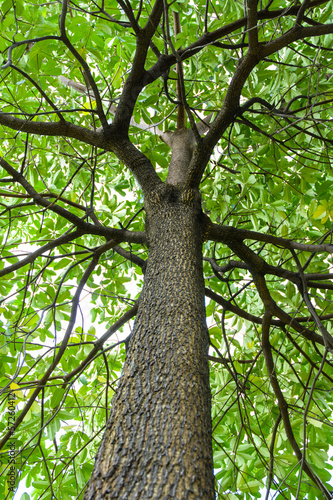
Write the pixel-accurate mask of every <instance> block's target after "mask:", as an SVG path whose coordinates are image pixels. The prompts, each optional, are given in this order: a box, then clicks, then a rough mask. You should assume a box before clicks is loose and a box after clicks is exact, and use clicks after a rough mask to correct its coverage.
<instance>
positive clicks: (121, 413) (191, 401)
mask: <svg viewBox="0 0 333 500" xmlns="http://www.w3.org/2000/svg"><path fill="white" fill-rule="evenodd" d="M146 213H147V222H148V224H147V235H148V240H149V259H148V265H147V270H146V275H145V283H144V288H143V292H142V295H141V298H140V303H139V310H138V314H137V318H136V321H135V328H134V331H133V333H132V336H131V339H130V344H129V349H128V353H127V358H126V363H125V366H124V371H123V375H122V377H121V380H120V383H119V388H118V391H117V393H116V395H115V397H114V399H113V403H112V410H111V415H110V419H109V422H108V424H107V429H106V432H105V435H104V438H103V441H102V444H101V447H100V449H99V452H98V456H97V459H96V464H95V469H94V473H93V475H92V478H91V480H90V483H89V485H88V488H87V491H86V495H85V500H92V499H94V500H101V499H102V498H103V499H111V498H117V499H119V500H125V499H126V500H131V499H146V498H153V499H159V500H161V499H177V500H182V499H196V500H198V499H205V500H209V499H213V498H214V480H213V462H212V444H211V417H210V389H209V372H208V332H207V327H206V321H205V305H204V281H203V273H202V255H201V251H202V225H203V224H202V218H201V210H200V201H199V194H198V193H197V192H195V191H194V190H191V191H181V189H179V188H176V187H174V186H171V185H168V184H164V185H162V186H159V187H158V188H157V189H155V191H154V192H153V193H152V194H151V195H150V196H148V197H147V198H146Z"/></svg>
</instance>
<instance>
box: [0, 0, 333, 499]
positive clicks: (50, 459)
mask: <svg viewBox="0 0 333 500" xmlns="http://www.w3.org/2000/svg"><path fill="white" fill-rule="evenodd" d="M67 4H68V5H67ZM177 13H178V14H179V16H180V20H181V24H182V30H181V32H180V33H178V34H175V33H174V29H173V24H172V19H173V17H175V15H177ZM0 14H1V36H0V51H1V52H2V55H3V62H2V71H1V77H0V82H1V93H0V103H1V105H0V108H1V113H0V125H1V132H0V136H1V146H0V153H1V157H2V160H1V163H0V166H1V178H0V216H1V233H0V238H1V260H0V277H1V280H0V294H1V297H2V299H1V304H0V328H1V337H0V388H1V394H2V396H1V397H2V399H1V406H0V411H1V421H0V429H1V438H2V440H1V445H2V446H3V447H2V450H1V455H0V459H1V463H0V496H1V498H12V492H11V491H10V488H9V482H8V476H7V473H8V468H9V465H10V464H9V461H8V456H9V455H8V450H9V447H8V446H9V445H8V443H10V440H11V439H12V437H13V436H14V437H15V453H16V455H15V464H16V474H17V481H16V485H17V484H18V483H19V480H20V481H21V484H22V483H24V481H25V484H26V487H27V491H29V495H31V498H34V499H43V500H48V499H51V498H57V499H59V500H60V499H61V500H62V499H69V498H71V499H72V498H73V499H74V498H82V496H83V491H84V488H85V485H86V483H87V481H88V479H89V477H90V475H91V472H92V463H93V458H94V456H95V453H96V451H97V448H98V444H99V441H100V438H101V435H102V432H103V429H104V425H105V421H106V418H107V416H108V411H109V407H110V400H111V398H112V395H113V393H114V390H115V388H116V386H117V379H118V378H119V376H120V373H121V367H122V364H123V361H124V358H125V348H124V345H123V344H122V343H121V342H118V337H117V333H116V332H117V331H118V330H119V329H120V331H121V335H122V336H121V339H124V338H125V337H126V336H127V335H128V334H129V333H130V328H129V327H128V325H127V326H125V325H126V323H127V322H128V321H131V320H132V318H134V316H135V313H136V301H137V298H138V296H139V293H140V290H141V287H142V281H143V273H144V268H145V262H144V261H145V260H146V258H147V256H148V248H147V242H146V238H145V233H144V211H143V206H144V198H143V194H145V193H146V192H148V189H149V186H150V185H153V184H154V183H157V182H158V180H156V178H155V177H154V176H153V175H150V177H149V178H148V174H147V178H148V180H147V178H146V177H145V175H146V174H145V173H144V172H146V171H147V172H148V173H149V172H150V170H149V169H150V168H151V169H152V170H155V171H156V173H157V175H158V176H159V178H160V179H161V180H162V181H165V179H166V175H167V168H168V165H169V161H170V151H169V147H168V146H167V145H166V144H165V143H164V142H162V141H161V140H160V139H159V135H160V133H162V132H165V131H166V130H171V131H173V130H175V128H176V122H177V106H178V104H177V103H179V98H180V97H181V99H182V105H183V106H184V107H185V108H186V111H187V112H188V116H189V120H188V121H189V122H191V124H192V126H193V123H194V122H196V121H198V120H200V118H202V117H203V116H207V115H208V114H209V113H214V117H215V116H216V119H215V120H214V121H212V124H211V127H210V130H209V132H208V134H207V136H206V138H205V139H202V141H204V147H202V148H201V149H200V142H199V144H198V146H197V150H196V152H195V153H194V157H193V161H192V163H191V165H192V167H193V168H192V170H190V177H189V181H188V182H189V185H197V186H199V183H200V191H201V194H202V202H203V211H204V213H205V214H206V215H207V216H208V217H209V219H210V221H211V226H210V228H209V230H208V233H207V241H205V243H204V275H205V280H206V286H207V301H206V304H207V323H208V327H209V333H210V339H211V352H210V360H211V375H210V377H211V388H212V395H213V406H212V417H213V430H214V433H213V448H214V465H215V470H216V491H217V497H218V498H228V499H233V500H234V499H237V498H239V499H252V498H264V497H265V496H266V498H267V499H268V498H273V496H272V497H270V496H269V494H270V493H269V491H271V492H274V494H275V496H274V498H286V499H293V498H298V499H308V500H315V499H317V498H322V497H321V496H320V495H323V491H326V494H325V495H326V496H325V495H324V496H323V498H329V496H327V495H328V493H327V491H328V490H330V489H333V487H332V486H330V484H329V483H330V482H331V472H330V470H331V468H332V467H331V465H330V457H331V453H332V451H331V450H332V448H331V446H332V445H333V434H332V432H331V427H332V409H333V397H332V381H333V364H332V362H333V360H332V346H333V344H332V343H331V340H330V339H332V337H331V333H332V328H333V327H332V318H333V302H332V301H333V295H332V294H333V285H332V282H331V280H332V276H333V274H332V271H331V269H332V265H333V263H332V252H333V246H332V220H333V198H332V196H331V186H332V182H333V173H332V167H331V164H332V144H333V135H332V131H331V130H332V129H331V121H332V114H333V113H332V103H333V56H332V54H333V39H332V32H333V19H332V18H333V14H332V7H331V5H330V2H328V1H319V0H313V1H311V2H309V1H304V2H303V3H299V2H290V1H287V0H273V1H272V0H270V1H268V2H266V1H265V2H264V1H260V2H259V3H257V2H253V1H252V0H249V1H248V2H247V3H246V4H245V5H243V2H235V1H231V0H227V1H222V0H216V1H215V0H214V1H209V2H206V1H203V0H198V1H196V2H195V3H194V2H190V1H187V0H178V1H177V3H173V2H170V3H168V2H166V1H165V2H160V1H159V0H156V2H155V4H152V5H151V4H149V3H144V2H142V1H139V0H132V1H131V2H129V1H125V2H123V1H122V0H119V1H115V0H105V1H104V0H103V1H101V2H99V1H98V2H91V1H82V2H75V1H70V2H67V1H64V2H63V4H61V3H59V2H58V1H57V2H50V3H47V4H46V3H45V2H42V1H38V0H36V1H35V0H34V1H31V2H23V1H21V0H16V1H12V0H5V1H4V2H3V3H2V4H1V12H0ZM142 47H143V48H142ZM140 50H141V52H140ZM176 63H178V66H180V63H182V64H181V72H179V71H178V72H177V71H176ZM59 77H64V78H63V79H61V78H59ZM64 79H68V80H70V82H72V84H67V85H66V83H65V80H64ZM179 81H182V83H183V88H182V92H181V94H180V95H179V91H178V90H177V87H176V84H177V82H179ZM73 82H75V83H76V84H77V86H76V88H75V85H73ZM131 118H132V119H133V120H134V121H131V122H130V120H131ZM112 122H113V124H111V125H110V126H108V123H112ZM101 127H102V128H103V130H104V132H103V130H102V131H101ZM112 127H113V128H112ZM122 127H123V128H124V130H123V129H122ZM126 127H127V128H126ZM194 127H195V126H194ZM125 129H126V130H125ZM128 131H129V136H130V140H131V144H132V145H133V151H132V150H131V151H130V150H129V149H126V148H129V146H128V142H126V141H127V132H128ZM108 134H109V135H108ZM112 134H114V136H112ZM117 134H118V135H117ZM119 137H120V138H121V140H122V141H123V142H121V143H120V142H117V141H118V138H119ZM134 146H135V148H134ZM134 149H135V151H134ZM139 152H141V153H139ZM130 155H132V156H130ZM143 155H144V158H145V161H146V162H147V163H146V164H145V165H146V167H145V168H146V170H144V169H143V168H142V171H141V170H140V168H141V167H140V166H139V167H138V166H137V165H139V160H140V159H142V157H143ZM140 161H141V160H140ZM127 167H128V168H127ZM200 169H201V170H200ZM135 178H136V179H137V180H138V181H139V184H138V183H137V182H136V180H135ZM229 227H231V228H233V229H234V232H232V233H230V234H229V233H228V234H227V232H228V231H229ZM112 335H113V336H112ZM101 339H102V340H101ZM9 394H15V396H16V406H15V408H16V410H15V422H16V424H15V425H17V428H16V429H15V432H14V435H13V434H11V433H10V432H9V427H10V426H9V425H8V408H9V406H8V405H9V399H8V397H9ZM297 450H298V451H299V454H298V455H297V453H298V452H297ZM309 477H310V479H309ZM318 488H319V489H318ZM320 490H321V492H320ZM266 491H267V494H266ZM272 495H273V493H272ZM27 498H30V497H28V496H27V494H24V495H23V496H22V499H27Z"/></svg>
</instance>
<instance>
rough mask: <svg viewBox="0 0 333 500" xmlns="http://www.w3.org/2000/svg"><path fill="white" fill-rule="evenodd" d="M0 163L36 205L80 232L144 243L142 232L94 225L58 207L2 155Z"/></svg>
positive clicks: (116, 239)
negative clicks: (52, 213)
mask: <svg viewBox="0 0 333 500" xmlns="http://www.w3.org/2000/svg"><path fill="white" fill-rule="evenodd" d="M0 165H1V166H2V167H3V168H4V169H5V170H6V172H8V173H9V174H10V175H11V176H12V177H13V179H14V180H15V181H16V182H18V183H19V184H21V186H22V187H23V188H24V189H25V190H26V191H27V193H28V194H29V195H30V196H31V197H32V198H33V199H34V201H35V203H37V204H38V205H40V206H42V207H45V208H47V209H49V210H52V211H53V212H55V213H56V214H58V215H60V216H61V217H64V219H66V220H67V221H69V222H70V223H72V224H74V226H76V227H77V229H78V231H80V233H81V234H96V235H100V236H105V237H107V238H109V239H110V238H113V239H114V240H115V241H117V242H121V241H128V242H130V243H145V242H146V236H145V233H143V232H138V231H137V232H131V231H127V230H125V229H113V228H108V227H104V226H101V225H94V224H89V223H88V222H85V221H84V220H82V219H81V218H80V217H77V215H74V214H72V213H71V212H70V211H69V210H66V209H65V208H63V207H59V206H58V205H56V204H53V203H50V202H49V201H48V200H46V199H45V198H44V197H43V196H41V195H40V194H39V193H37V191H36V190H35V189H34V188H33V187H32V185H31V184H29V182H28V181H27V180H26V178H25V177H24V176H23V175H22V174H20V173H19V172H17V170H15V169H14V168H13V167H12V166H11V165H9V163H8V162H7V161H6V160H5V159H4V158H2V157H0Z"/></svg>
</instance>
